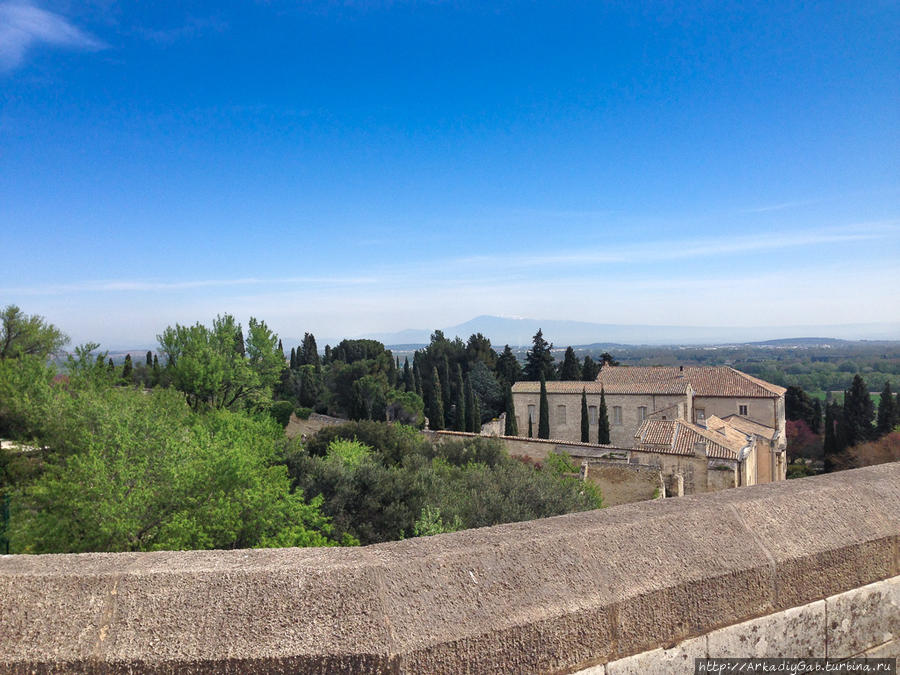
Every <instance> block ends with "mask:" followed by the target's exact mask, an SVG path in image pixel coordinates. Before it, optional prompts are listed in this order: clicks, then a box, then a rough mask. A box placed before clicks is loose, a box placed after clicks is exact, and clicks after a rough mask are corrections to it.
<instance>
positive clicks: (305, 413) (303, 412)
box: [294, 406, 313, 420]
mask: <svg viewBox="0 0 900 675" xmlns="http://www.w3.org/2000/svg"><path fill="white" fill-rule="evenodd" d="M294 414H295V415H296V416H297V417H299V418H300V419H301V420H308V419H309V416H310V415H312V414H313V409H312V408H304V407H303V406H300V407H299V408H296V409H295V410H294Z"/></svg>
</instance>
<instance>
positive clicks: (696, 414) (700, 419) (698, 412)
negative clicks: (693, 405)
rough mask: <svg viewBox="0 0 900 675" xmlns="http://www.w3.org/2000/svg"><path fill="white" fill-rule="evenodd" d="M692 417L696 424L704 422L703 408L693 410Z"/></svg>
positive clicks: (704, 413) (704, 412)
mask: <svg viewBox="0 0 900 675" xmlns="http://www.w3.org/2000/svg"><path fill="white" fill-rule="evenodd" d="M694 417H695V418H696V420H697V421H698V422H704V421H706V411H705V410H704V409H703V408H697V409H695V410H694Z"/></svg>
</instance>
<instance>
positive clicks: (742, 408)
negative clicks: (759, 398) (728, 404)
mask: <svg viewBox="0 0 900 675" xmlns="http://www.w3.org/2000/svg"><path fill="white" fill-rule="evenodd" d="M746 414H747V406H745V405H739V406H738V415H746Z"/></svg>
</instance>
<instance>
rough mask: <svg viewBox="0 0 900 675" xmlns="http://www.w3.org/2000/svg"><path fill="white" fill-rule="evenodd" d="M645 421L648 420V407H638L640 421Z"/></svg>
mask: <svg viewBox="0 0 900 675" xmlns="http://www.w3.org/2000/svg"><path fill="white" fill-rule="evenodd" d="M645 419H647V406H645V405H642V406H638V421H641V422H642V421H644V420H645Z"/></svg>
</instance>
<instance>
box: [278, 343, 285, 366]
mask: <svg viewBox="0 0 900 675" xmlns="http://www.w3.org/2000/svg"><path fill="white" fill-rule="evenodd" d="M278 353H279V354H281V360H282V361H284V360H285V359H284V345H282V344H281V338H278Z"/></svg>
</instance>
